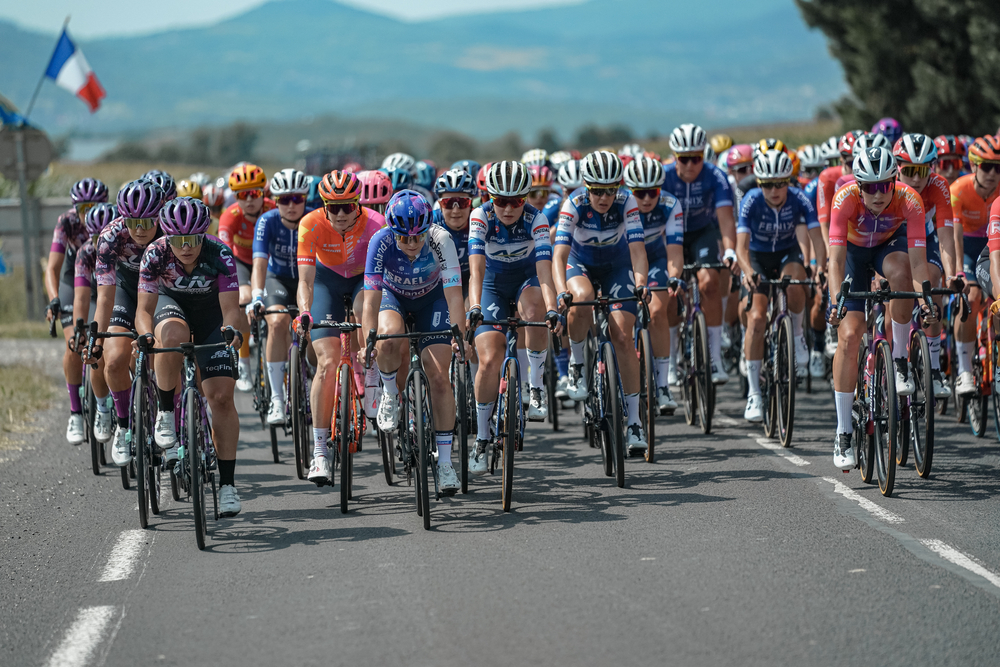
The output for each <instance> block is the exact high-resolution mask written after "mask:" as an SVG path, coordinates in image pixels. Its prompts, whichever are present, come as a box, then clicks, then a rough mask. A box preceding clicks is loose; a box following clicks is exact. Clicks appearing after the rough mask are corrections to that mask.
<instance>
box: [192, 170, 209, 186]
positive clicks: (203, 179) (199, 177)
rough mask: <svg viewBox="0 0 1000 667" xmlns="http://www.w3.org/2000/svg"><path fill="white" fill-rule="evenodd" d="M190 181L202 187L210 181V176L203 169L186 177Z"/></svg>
mask: <svg viewBox="0 0 1000 667" xmlns="http://www.w3.org/2000/svg"><path fill="white" fill-rule="evenodd" d="M187 179H188V180H189V181H191V182H192V183H197V184H198V185H200V186H201V187H202V188H204V187H205V186H206V185H208V184H209V183H211V182H212V177H211V176H209V175H208V174H206V173H205V172H203V171H199V172H196V173H194V174H191V175H190V176H188V177H187Z"/></svg>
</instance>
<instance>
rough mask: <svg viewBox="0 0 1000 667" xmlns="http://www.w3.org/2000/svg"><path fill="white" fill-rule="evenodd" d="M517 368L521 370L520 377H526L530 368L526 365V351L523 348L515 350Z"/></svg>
mask: <svg viewBox="0 0 1000 667" xmlns="http://www.w3.org/2000/svg"><path fill="white" fill-rule="evenodd" d="M517 367H518V368H520V369H521V377H522V378H525V377H528V374H529V372H530V371H531V366H530V365H529V363H528V350H527V349H526V348H523V347H519V348H517Z"/></svg>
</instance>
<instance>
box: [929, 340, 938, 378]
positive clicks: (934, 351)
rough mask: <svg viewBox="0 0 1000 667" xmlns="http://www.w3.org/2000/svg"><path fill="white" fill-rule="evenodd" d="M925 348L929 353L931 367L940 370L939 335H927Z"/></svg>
mask: <svg viewBox="0 0 1000 667" xmlns="http://www.w3.org/2000/svg"><path fill="white" fill-rule="evenodd" d="M927 349H928V350H929V351H930V353H931V368H932V369H934V370H936V371H939V370H941V337H940V336H928V337H927Z"/></svg>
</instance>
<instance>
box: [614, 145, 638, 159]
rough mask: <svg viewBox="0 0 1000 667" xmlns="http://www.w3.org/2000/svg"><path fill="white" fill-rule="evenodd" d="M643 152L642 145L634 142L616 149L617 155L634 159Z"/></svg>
mask: <svg viewBox="0 0 1000 667" xmlns="http://www.w3.org/2000/svg"><path fill="white" fill-rule="evenodd" d="M643 152H644V151H643V149H642V146H640V145H639V144H634V143H633V144H625V145H624V146H622V147H621V148H619V149H618V157H619V158H623V157H626V156H627V157H630V158H632V159H633V160H634V159H636V158H638V157H640V156H641V155H642V154H643Z"/></svg>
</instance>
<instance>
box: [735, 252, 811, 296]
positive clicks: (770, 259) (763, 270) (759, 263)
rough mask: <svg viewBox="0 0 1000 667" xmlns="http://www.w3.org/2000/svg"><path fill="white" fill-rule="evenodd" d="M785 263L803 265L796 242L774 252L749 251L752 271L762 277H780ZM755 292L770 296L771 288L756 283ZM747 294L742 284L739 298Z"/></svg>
mask: <svg viewBox="0 0 1000 667" xmlns="http://www.w3.org/2000/svg"><path fill="white" fill-rule="evenodd" d="M786 264H800V265H803V266H804V265H805V262H804V261H803V259H802V248H800V247H799V245H798V244H797V243H796V244H795V245H793V246H789V247H787V248H785V249H784V250H777V251H775V252H757V251H755V250H751V251H750V266H751V267H753V270H754V273H757V274H759V275H760V276H761V277H763V278H767V279H768V280H778V279H779V278H781V276H782V273H781V270H782V269H783V268H784V267H785V265H786ZM754 293H755V294H764V295H766V296H770V294H771V290H770V286H769V285H758V286H757V289H755V290H754ZM747 294H749V292H748V291H747V288H746V285H743V287H742V289H741V290H740V298H741V299H742V298H745V297H746V295H747Z"/></svg>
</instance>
